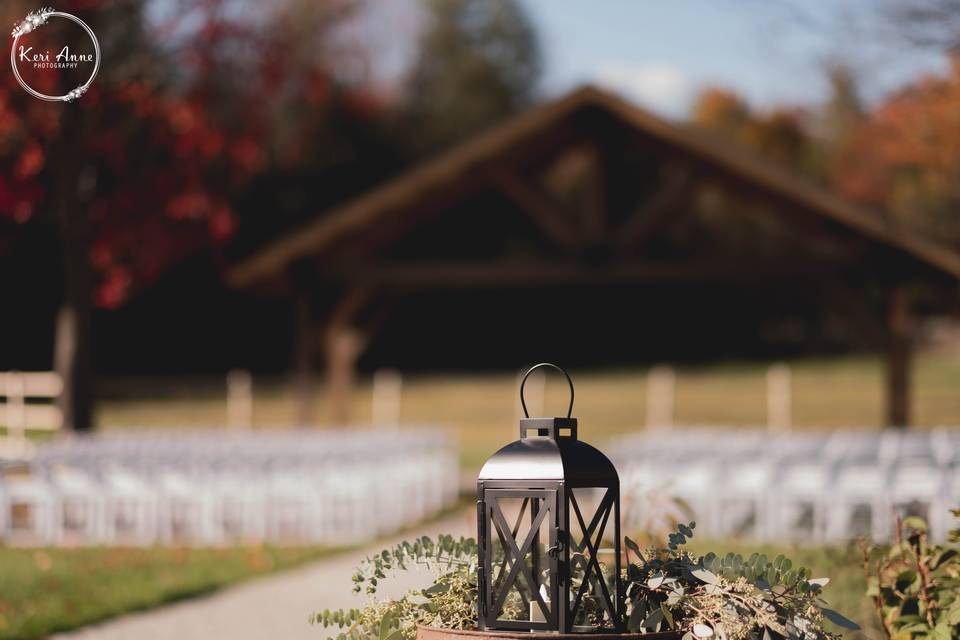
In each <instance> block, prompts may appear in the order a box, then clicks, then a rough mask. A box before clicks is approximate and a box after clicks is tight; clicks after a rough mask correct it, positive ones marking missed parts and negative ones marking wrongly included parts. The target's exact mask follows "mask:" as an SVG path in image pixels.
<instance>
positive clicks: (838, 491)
mask: <svg viewBox="0 0 960 640" xmlns="http://www.w3.org/2000/svg"><path fill="white" fill-rule="evenodd" d="M887 476H888V474H887V472H886V470H885V469H884V468H883V467H881V466H880V465H879V464H877V463H870V462H850V463H847V462H844V461H840V462H838V463H837V467H836V470H835V472H834V481H833V484H832V487H831V491H830V494H829V496H827V498H826V501H825V507H826V509H825V512H826V535H825V538H826V539H827V540H828V541H830V542H843V541H847V540H850V539H853V538H857V537H859V536H865V537H867V538H870V539H873V540H876V541H883V540H887V539H888V538H889V535H890V531H891V520H892V518H893V511H892V509H891V506H890V499H889V495H888V477H887Z"/></svg>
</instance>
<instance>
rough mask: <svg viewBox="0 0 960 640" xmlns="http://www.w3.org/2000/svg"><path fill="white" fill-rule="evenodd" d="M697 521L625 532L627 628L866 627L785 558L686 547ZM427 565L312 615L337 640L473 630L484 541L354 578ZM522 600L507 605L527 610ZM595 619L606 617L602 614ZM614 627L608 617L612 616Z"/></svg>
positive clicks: (406, 553) (756, 634)
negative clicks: (664, 532)
mask: <svg viewBox="0 0 960 640" xmlns="http://www.w3.org/2000/svg"><path fill="white" fill-rule="evenodd" d="M694 527H695V524H694V523H692V522H691V523H690V524H688V525H680V526H679V527H678V528H677V531H675V532H674V533H671V534H670V535H669V538H668V542H667V545H666V546H665V547H663V548H657V547H655V548H649V549H641V548H640V547H639V546H638V545H637V544H636V543H635V542H633V541H632V540H630V539H629V538H627V539H626V541H625V543H626V547H627V549H628V551H627V557H628V563H627V570H626V575H625V576H623V578H624V580H625V582H626V596H627V603H626V604H627V610H626V612H625V614H626V626H627V630H628V631H631V632H656V631H675V632H677V633H682V634H683V640H701V639H708V638H709V639H714V638H715V639H716V640H832V639H834V638H836V637H837V636H836V635H835V634H832V633H830V632H828V631H826V630H825V629H824V620H829V621H831V622H833V623H834V624H836V625H838V626H840V627H843V628H846V629H859V627H858V626H857V625H856V624H855V623H854V622H852V621H850V620H848V619H847V618H845V617H844V616H842V615H841V614H839V613H837V612H836V611H834V610H832V609H830V608H829V607H828V606H827V602H826V601H825V600H823V598H822V590H823V588H824V587H825V586H826V584H827V582H828V580H827V579H826V578H817V579H814V578H812V577H811V575H810V572H809V571H808V570H807V569H805V568H803V567H796V568H795V567H794V566H793V564H792V562H791V561H790V560H789V559H787V558H784V557H783V556H777V557H776V558H774V559H773V560H772V561H770V560H768V559H767V558H766V557H765V556H762V555H758V554H754V555H752V556H750V557H749V558H746V559H744V558H743V557H741V556H739V555H734V554H727V555H726V556H724V557H720V556H717V555H716V554H713V553H708V554H706V555H704V556H698V555H695V554H693V553H691V552H690V551H688V550H687V549H686V548H685V546H684V545H685V543H686V542H687V539H689V538H690V537H692V536H693V530H694ZM413 564H421V565H427V566H429V567H431V568H432V569H434V570H435V571H436V579H435V580H434V582H433V584H432V585H431V586H429V587H428V588H426V589H421V590H415V591H411V592H409V593H407V594H405V595H404V596H403V597H401V598H399V599H397V600H386V601H373V602H371V604H369V605H368V606H366V607H364V608H362V609H349V610H342V609H341V610H336V611H330V610H324V611H322V612H318V613H315V614H313V615H312V616H311V618H310V621H311V623H314V624H320V625H322V626H324V627H327V628H331V629H337V633H336V635H335V638H336V640H413V638H414V637H415V635H416V628H417V625H427V626H435V627H445V628H448V629H475V628H476V617H477V544H476V541H475V540H473V539H472V538H462V537H461V538H459V539H456V538H454V537H452V536H449V535H441V536H439V537H438V538H437V540H436V541H434V540H433V539H431V538H428V537H423V538H420V539H418V540H416V541H414V542H403V543H401V544H399V545H396V546H395V547H393V548H391V549H385V550H384V551H382V552H381V553H379V554H377V555H374V556H372V557H369V558H367V559H366V560H365V561H364V562H363V564H362V565H361V566H360V567H359V569H358V570H357V572H356V573H355V574H354V576H353V584H354V586H353V589H354V591H355V592H357V593H360V592H366V593H367V594H370V595H375V594H376V592H377V588H378V586H379V585H380V582H381V581H382V580H384V579H386V578H387V577H388V575H389V574H390V572H393V571H397V570H405V569H407V568H408V567H409V566H411V565H413ZM521 605H522V603H520V602H519V601H518V602H515V603H510V602H508V603H507V607H508V611H510V612H512V613H513V614H515V615H522V613H523V608H522V606H521ZM591 622H594V623H602V616H598V617H597V619H596V620H592V621H591ZM606 624H608V625H609V624H610V623H609V621H607V622H606Z"/></svg>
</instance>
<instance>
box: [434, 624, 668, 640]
mask: <svg viewBox="0 0 960 640" xmlns="http://www.w3.org/2000/svg"><path fill="white" fill-rule="evenodd" d="M681 637H683V634H682V633H681V632H679V631H661V632H659V633H616V632H614V631H610V632H609V633H607V632H595V633H590V632H584V633H554V632H551V631H547V632H543V631H537V632H531V631H479V630H477V629H446V628H442V627H428V626H426V625H422V624H421V625H417V640H482V639H483V638H491V639H492V640H502V639H504V638H507V639H509V640H558V639H563V640H680V638H681Z"/></svg>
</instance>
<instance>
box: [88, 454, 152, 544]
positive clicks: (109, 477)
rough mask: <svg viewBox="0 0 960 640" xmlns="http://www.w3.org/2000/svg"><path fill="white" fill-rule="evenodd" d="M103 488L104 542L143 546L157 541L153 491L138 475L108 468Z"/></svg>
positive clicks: (104, 474)
mask: <svg viewBox="0 0 960 640" xmlns="http://www.w3.org/2000/svg"><path fill="white" fill-rule="evenodd" d="M101 482H102V486H103V489H104V508H103V514H104V519H103V532H104V542H105V543H106V544H110V545H119V546H127V545H129V546H146V545H150V544H154V543H155V542H156V541H157V496H156V492H155V491H154V490H153V489H152V488H151V487H150V486H149V485H148V484H147V483H146V482H144V481H143V480H142V479H141V478H139V477H138V476H136V475H135V474H133V473H131V472H130V471H128V470H126V469H122V468H116V467H114V468H108V469H107V470H105V471H104V473H103V477H102V478H101Z"/></svg>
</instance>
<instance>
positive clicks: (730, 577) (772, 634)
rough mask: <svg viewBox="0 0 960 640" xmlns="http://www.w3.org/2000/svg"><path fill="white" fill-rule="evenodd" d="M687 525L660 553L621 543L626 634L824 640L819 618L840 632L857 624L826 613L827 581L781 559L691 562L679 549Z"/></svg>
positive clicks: (730, 557)
mask: <svg viewBox="0 0 960 640" xmlns="http://www.w3.org/2000/svg"><path fill="white" fill-rule="evenodd" d="M694 526H695V524H694V523H692V522H691V523H690V524H689V525H680V526H679V527H678V530H677V532H675V533H672V534H670V536H669V538H668V544H667V548H666V549H648V550H646V551H642V550H641V549H640V548H639V546H638V545H637V544H636V543H635V542H633V541H632V540H630V539H629V538H628V539H627V540H626V546H627V549H628V556H629V555H632V556H633V558H630V562H629V563H628V565H627V583H628V587H627V600H628V612H627V629H628V630H629V631H633V632H643V631H650V632H654V631H667V630H675V631H683V632H684V634H685V635H684V640H695V639H696V638H714V637H715V638H717V640H748V639H756V640H776V639H778V638H789V639H790V640H825V639H827V638H832V637H833V635H832V634H830V633H828V632H826V631H825V630H824V628H823V620H824V618H826V619H828V620H830V621H831V622H833V623H835V624H837V625H839V626H841V627H844V628H848V629H858V628H859V627H858V626H857V625H856V624H855V623H853V622H851V621H850V620H848V619H847V618H845V617H843V616H842V615H840V614H839V613H837V612H836V611H833V610H832V609H829V608H827V606H826V605H827V603H826V602H825V601H824V600H823V599H822V598H821V597H820V592H821V590H822V588H823V587H824V586H825V585H826V584H827V579H826V578H822V579H811V576H810V572H809V571H808V570H807V569H805V568H803V567H797V568H794V567H793V563H792V562H791V561H790V560H789V559H787V558H784V557H783V556H777V557H776V558H775V559H774V560H773V561H769V560H768V559H767V557H766V556H763V555H759V554H753V555H752V556H750V557H749V558H747V559H744V558H743V557H742V556H740V555H734V554H727V555H726V556H724V557H720V556H717V555H716V554H714V553H708V554H707V555H705V556H702V557H698V556H695V555H693V554H691V553H689V552H688V551H686V550H685V549H684V547H683V545H684V544H685V543H686V541H687V539H688V538H690V537H692V536H693V529H694Z"/></svg>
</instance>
